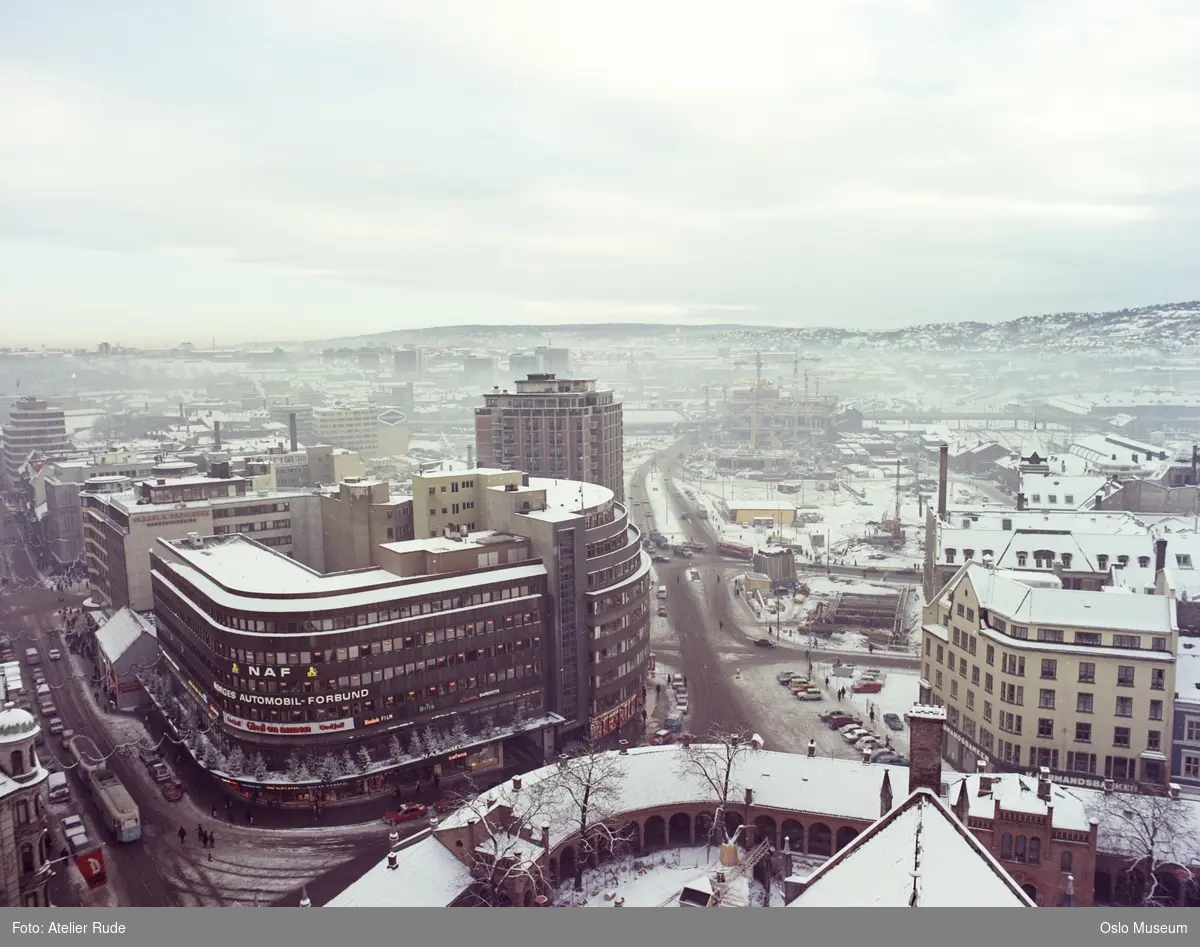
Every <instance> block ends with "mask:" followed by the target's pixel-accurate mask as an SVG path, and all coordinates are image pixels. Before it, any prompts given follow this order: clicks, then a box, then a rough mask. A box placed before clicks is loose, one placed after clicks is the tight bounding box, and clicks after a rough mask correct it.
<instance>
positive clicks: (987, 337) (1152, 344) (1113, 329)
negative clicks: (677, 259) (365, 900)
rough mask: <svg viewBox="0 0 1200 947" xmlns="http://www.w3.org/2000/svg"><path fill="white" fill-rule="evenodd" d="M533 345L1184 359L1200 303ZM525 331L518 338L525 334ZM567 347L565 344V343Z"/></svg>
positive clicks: (613, 330) (1196, 347)
mask: <svg viewBox="0 0 1200 947" xmlns="http://www.w3.org/2000/svg"><path fill="white" fill-rule="evenodd" d="M515 328H516V327H513V326H485V325H460V326H439V327H437V328H424V329H400V330H393V331H390V332H379V333H372V334H369V335H357V336H352V337H341V338H338V339H325V340H322V341H321V342H310V343H309V345H310V346H315V345H320V344H324V345H330V344H352V345H354V344H356V345H362V344H389V343H390V344H400V343H410V344H412V343H418V344H419V343H429V342H432V341H434V340H436V339H438V338H441V337H445V336H446V335H447V334H455V333H458V334H464V335H466V336H468V337H470V338H472V339H474V340H475V341H477V342H479V343H485V342H487V341H495V340H498V339H500V338H501V337H507V338H509V339H510V340H512V338H513V334H514V329H515ZM521 329H523V330H524V331H523V335H526V336H529V337H530V338H529V339H527V340H526V341H530V342H534V341H535V339H534V337H536V342H535V344H545V339H546V338H547V337H550V336H554V337H556V338H559V339H566V338H569V339H572V340H575V341H576V342H577V341H578V340H580V339H592V340H596V341H600V340H604V341H611V340H618V339H625V340H632V339H641V340H646V341H649V340H652V339H656V338H657V339H661V338H662V337H663V336H665V335H667V334H668V333H670V334H672V335H676V334H678V335H679V336H682V337H685V338H687V339H689V340H697V339H708V340H713V341H715V342H721V343H728V344H732V345H744V346H751V347H756V348H757V347H761V348H763V349H764V350H771V349H786V348H788V347H789V346H790V345H806V346H812V347H828V348H835V347H838V346H849V347H852V348H860V349H882V348H888V349H893V350H895V349H899V350H906V349H907V350H916V349H922V350H937V349H954V350H959V351H964V350H965V351H1009V352H1011V351H1014V350H1021V349H1028V350H1038V351H1040V352H1047V351H1049V352H1063V353H1069V352H1076V353H1080V354H1105V353H1110V352H1111V353H1121V354H1125V355H1134V354H1142V353H1145V354H1148V355H1149V354H1161V355H1183V354H1193V353H1196V352H1197V351H1200V301H1192V302H1178V303H1160V304H1157V305H1153V306H1142V307H1140V308H1138V309H1120V310H1117V311H1114V312H1060V313H1053V314H1048V315H1040V316H1022V317H1020V318H1018V319H1010V320H1007V321H1004V322H935V323H926V324H923V325H914V326H907V327H905V328H899V329H888V330H874V331H872V330H862V329H840V328H834V327H831V326H804V327H802V326H796V327H788V326H766V325H735V324H730V323H723V324H717V325H714V324H708V325H679V326H676V325H670V324H665V323H644V322H643V323H590V324H583V325H579V324H576V325H571V324H562V325H538V326H525V327H521ZM520 331H521V330H518V332H520ZM559 344H565V343H564V342H562V341H560V343H559Z"/></svg>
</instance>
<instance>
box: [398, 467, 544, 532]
mask: <svg viewBox="0 0 1200 947" xmlns="http://www.w3.org/2000/svg"><path fill="white" fill-rule="evenodd" d="M524 476H525V475H524V474H523V473H522V472H521V471H519V470H496V469H491V468H476V469H473V470H449V471H447V470H434V471H427V472H425V473H420V474H413V478H412V491H413V536H414V537H415V538H417V539H426V538H428V537H430V536H441V535H443V534H444V533H445V531H446V530H447V529H450V530H453V531H454V532H456V533H457V532H462V531H463V530H464V529H465V530H466V531H468V532H474V531H475V530H476V528H479V529H483V528H485V527H484V523H485V522H486V519H485V517H484V515H483V511H484V496H485V493H486V491H487V489H488V488H489V487H499V486H508V485H512V486H518V487H519V486H520V485H521V481H522V478H523V477H524Z"/></svg>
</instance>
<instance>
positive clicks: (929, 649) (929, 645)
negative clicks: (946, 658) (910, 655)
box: [925, 637, 933, 655]
mask: <svg viewBox="0 0 1200 947" xmlns="http://www.w3.org/2000/svg"><path fill="white" fill-rule="evenodd" d="M932 653H933V639H932V638H929V637H927V638H926V639H925V654H926V655H929V654H932Z"/></svg>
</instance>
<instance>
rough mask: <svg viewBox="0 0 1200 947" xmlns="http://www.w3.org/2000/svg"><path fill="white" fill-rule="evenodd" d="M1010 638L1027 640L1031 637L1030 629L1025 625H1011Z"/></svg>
mask: <svg viewBox="0 0 1200 947" xmlns="http://www.w3.org/2000/svg"><path fill="white" fill-rule="evenodd" d="M1008 636H1009V637H1010V638H1021V639H1026V638H1028V637H1029V628H1028V627H1027V626H1025V625H1010V626H1009V629H1008Z"/></svg>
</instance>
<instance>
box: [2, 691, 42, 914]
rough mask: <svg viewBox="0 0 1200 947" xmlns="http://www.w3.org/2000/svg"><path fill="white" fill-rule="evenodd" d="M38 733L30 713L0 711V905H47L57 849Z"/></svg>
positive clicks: (37, 727)
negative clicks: (39, 758)
mask: <svg viewBox="0 0 1200 947" xmlns="http://www.w3.org/2000/svg"><path fill="white" fill-rule="evenodd" d="M3 691H4V678H3V677H0V693H2V692H3ZM40 735H41V727H40V726H39V725H38V722H37V720H36V719H35V718H34V716H33V715H32V714H31V713H29V712H28V711H26V710H21V709H19V708H17V707H12V706H10V707H8V709H0V907H14V908H15V907H27V908H39V907H50V879H52V878H53V877H54V862H53V859H54V855H55V852H54V851H53V846H54V840H53V839H52V838H51V836H50V808H49V806H48V805H47V804H46V798H45V786H46V779H47V778H48V776H49V773H48V772H47V771H46V770H45V769H44V768H43V767H42V765H41V762H40V761H39V760H38V750H37V742H38V739H39V737H40Z"/></svg>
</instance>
